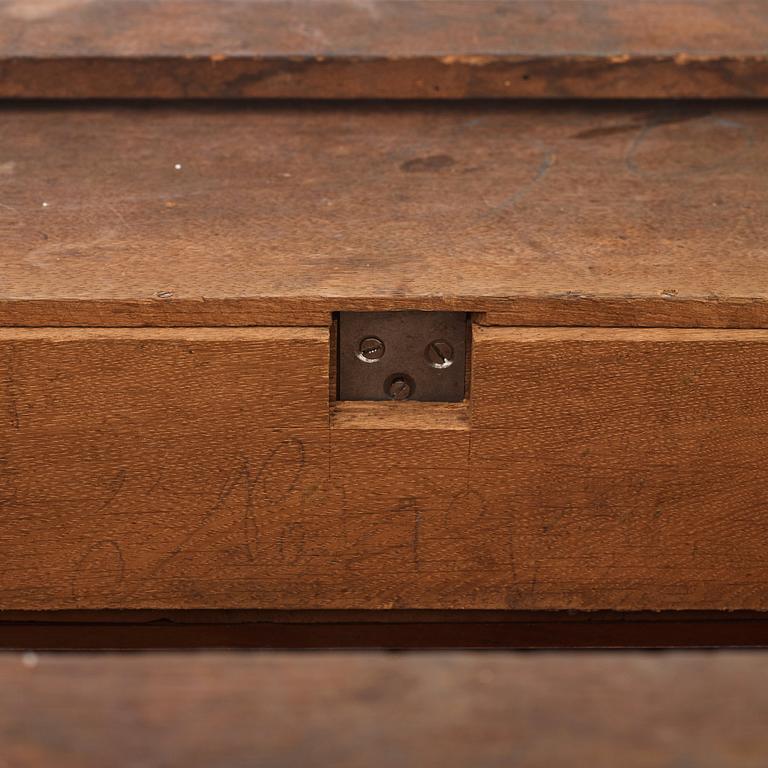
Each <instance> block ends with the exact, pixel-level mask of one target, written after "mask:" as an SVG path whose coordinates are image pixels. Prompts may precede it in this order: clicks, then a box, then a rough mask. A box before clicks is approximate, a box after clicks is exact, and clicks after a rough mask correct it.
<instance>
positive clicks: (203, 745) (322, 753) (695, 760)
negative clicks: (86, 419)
mask: <svg viewBox="0 0 768 768" xmlns="http://www.w3.org/2000/svg"><path fill="white" fill-rule="evenodd" d="M766 674H768V659H767V658H766V654H765V653H750V654H744V653H733V652H730V653H729V652H720V653H711V652H709V653H688V654H652V655H651V654H643V653H622V654H600V653H597V654H594V653H591V654H573V653H559V654H493V653H491V654H488V653H485V654H466V653H465V654H456V653H452V654H423V653H422V654H418V655H417V654H370V653H369V654H364V655H363V654H323V655H320V656H318V655H317V654H295V653H294V654H282V655H280V654H244V653H237V654H232V653H229V654H216V653H195V654H183V655H182V654H170V653H163V654H124V655H121V656H116V655H109V654H101V655H98V656H77V655H66V654H58V655H42V656H39V657H35V656H30V655H20V654H14V655H5V656H3V657H2V658H0V680H2V685H0V711H2V713H3V717H2V720H0V738H2V741H3V754H4V757H5V759H6V760H7V762H8V763H9V765H14V766H15V765H23V766H25V767H28V768H42V766H48V765H53V764H55V765H61V766H67V767H69V766H73V767H74V766H77V768H101V766H104V765H111V764H114V761H115V755H116V754H119V755H120V759H121V762H125V763H126V764H130V765H161V764H164V763H170V762H173V763H174V764H176V763H178V764H183V765H186V766H190V768H195V767H197V766H200V767H201V768H202V767H203V766H209V765H212V764H215V765H231V766H239V765H269V766H274V768H295V767H296V766H308V765H309V766H320V765H333V766H339V768H346V767H349V768H352V767H353V766H359V765H361V764H365V765H367V766H372V768H376V767H378V766H390V765H391V764H392V755H397V762H398V765H400V766H403V767H404V768H425V767H426V768H432V767H437V766H443V767H445V768H459V767H460V768H464V766H467V765H477V766H493V765H509V764H510V762H511V763H512V764H514V765H515V766H520V768H539V767H540V766H543V765H559V764H564V763H572V764H574V765H589V766H595V768H612V767H613V766H615V765H616V763H617V762H619V761H620V762H622V763H624V764H627V765H632V766H638V767H641V768H668V767H669V766H673V765H675V766H678V765H685V766H691V767H692V768H694V767H695V768H707V767H708V766H723V765H727V766H729V768H753V767H754V766H756V765H760V764H761V761H762V759H763V755H764V753H765V721H766V718H768V697H767V696H766V693H765V685H764V680H765V676H766ZM339 723H343V724H344V727H343V728H340V727H339ZM127 724H130V727H126V725H127ZM381 744H386V748H381V747H380V745H381Z"/></svg>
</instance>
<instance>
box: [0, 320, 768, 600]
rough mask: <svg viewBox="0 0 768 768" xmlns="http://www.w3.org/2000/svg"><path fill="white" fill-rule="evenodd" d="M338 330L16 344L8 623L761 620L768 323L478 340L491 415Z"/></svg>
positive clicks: (135, 333) (6, 513) (7, 421)
mask: <svg viewBox="0 0 768 768" xmlns="http://www.w3.org/2000/svg"><path fill="white" fill-rule="evenodd" d="M329 357H330V350H329V345H328V332H327V330H325V329H231V330H226V329H222V330H216V329H198V330H195V329H134V330H120V329H113V330H97V329H91V330H87V329H78V330H75V329H70V330H57V329H37V330H35V329H19V330H4V331H1V332H0V382H2V386H0V414H1V415H2V416H1V417H0V418H2V421H1V422H0V506H2V510H3V515H2V517H0V562H2V567H1V568H0V607H1V608H3V609H6V610H7V609H38V610H42V609H65V608H80V609H96V608H164V609H172V608H217V609H226V608H260V609H303V610H307V609H320V608H325V609H391V608H402V609H420V608H424V609H531V610H551V609H557V610H564V609H581V610H598V609H611V610H665V609H669V610H681V609H689V610H691V609H702V610H710V609H712V610H715V609H723V610H736V609H751V610H765V609H767V608H768V598H767V597H766V595H767V594H768V592H767V591H766V584H768V571H767V570H766V566H765V563H764V557H763V554H762V553H763V550H764V547H765V535H764V533H763V530H762V525H761V522H760V514H761V512H760V510H761V509H762V507H763V505H764V502H765V501H766V497H768V470H767V469H766V467H765V463H764V461H763V457H762V444H763V443H764V442H765V433H766V423H765V418H764V411H765V408H764V402H765V399H766V384H765V381H766V380H768V331H727V330H721V331H704V330H698V331H697V330H641V329H636V330H631V329H625V330H619V329H602V330H601V329H590V330H583V329H538V330H536V329H510V328H507V329H502V328H476V332H475V341H474V359H473V383H472V400H471V403H470V404H460V405H433V404H428V403H406V404H392V403H378V404H370V403H352V404H347V403H340V404H337V405H336V406H335V407H334V409H333V412H332V413H331V414H330V418H329V410H328V409H329V403H328V360H329Z"/></svg>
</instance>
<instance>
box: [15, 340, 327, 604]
mask: <svg viewBox="0 0 768 768" xmlns="http://www.w3.org/2000/svg"><path fill="white" fill-rule="evenodd" d="M0 383H1V384H0V507H2V510H3V515H2V517H1V518H0V561H1V562H2V567H0V605H2V607H3V608H8V607H12V606H28V607H31V606H37V607H47V608H62V607H65V606H67V605H82V606H92V607H104V606H113V607H130V606H132V605H164V606H166V607H170V606H173V605H178V606H184V605H186V604H189V603H197V604H201V605H202V604H205V605H211V604H215V600H216V597H219V596H221V594H222V593H224V594H226V591H227V590H228V589H229V588H230V587H231V584H232V582H233V581H234V582H236V581H237V578H238V575H239V574H241V573H242V572H243V571H247V569H248V565H249V563H251V562H252V561H253V560H254V559H256V560H257V559H258V557H259V552H260V546H261V538H260V536H261V534H260V526H261V525H263V524H266V523H268V521H269V518H270V517H271V516H272V515H273V510H274V509H275V508H282V506H283V505H285V506H286V507H289V506H290V505H291V504H292V503H296V500H297V499H300V493H301V490H302V489H303V488H304V487H305V486H306V485H311V484H312V483H317V482H319V479H321V478H322V477H323V476H327V454H328V405H327V398H328V332H327V330H321V329H295V330H290V329H240V330H231V331H229V330H223V331H217V330H210V329H198V330H190V329H179V330H175V329H165V330H163V329H146V330H90V331H88V330H61V331H56V330H42V329H40V330H32V329H29V330H18V331H9V330H4V331H0ZM262 518H265V519H262ZM262 568H263V566H262ZM267 570H268V569H267ZM221 599H222V600H223V601H224V602H226V600H225V599H224V598H223V597H222V598H221ZM238 599H239V600H242V599H243V596H242V591H241V594H240V597H239V598H233V599H232V600H233V602H234V603H236V602H237V601H238ZM252 600H253V601H254V602H258V598H257V597H256V598H252Z"/></svg>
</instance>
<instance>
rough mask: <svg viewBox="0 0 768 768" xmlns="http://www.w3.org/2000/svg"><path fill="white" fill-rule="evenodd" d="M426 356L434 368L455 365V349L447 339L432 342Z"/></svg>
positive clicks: (426, 350)
mask: <svg viewBox="0 0 768 768" xmlns="http://www.w3.org/2000/svg"><path fill="white" fill-rule="evenodd" d="M424 355H425V356H426V358H427V362H428V363H429V364H430V365H431V366H432V367H433V368H447V367H448V366H449V365H453V347H452V346H451V344H450V343H449V342H447V341H446V340H445V339H436V340H435V341H430V342H429V344H427V348H426V349H425V350H424Z"/></svg>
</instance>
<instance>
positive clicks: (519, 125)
mask: <svg viewBox="0 0 768 768" xmlns="http://www.w3.org/2000/svg"><path fill="white" fill-rule="evenodd" d="M0 133H1V134H2V137H3V141H2V144H1V145H0V265H2V270H0V325H22V326H23V325H107V326H119V325H147V324H150V325H208V326H212V325H282V324H287V325H327V324H329V323H330V313H331V312H332V311H338V310H355V309H358V310H371V309H373V310H386V309H398V308H400V309H405V308H408V309H413V308H419V309H457V310H462V311H476V312H488V313H489V314H488V315H487V316H486V320H485V322H488V323H490V324H494V323H495V324H502V325H504V324H514V325H619V326H621V325H641V326H644V325H651V326H653V325H660V326H715V327H718V326H719V327H740V326H741V327H768V259H766V258H765V255H766V245H765V244H766V242H768V207H767V206H768V203H767V202H766V201H768V195H767V194H766V193H767V192H768V182H767V181H766V180H767V179H768V115H767V114H766V111H765V109H764V108H763V107H761V106H752V107H749V106H736V105H729V106H719V105H716V104H710V105H708V106H703V105H698V106H692V105H689V106H679V105H678V106H670V105H668V104H656V105H654V104H642V105H636V106H627V105H624V106H621V105H605V106H598V105H595V104H592V105H586V106H585V105H575V104H570V105H563V106H558V107H546V106H524V105H519V104H518V105H506V106H505V105H502V106H498V105H497V106H484V107H475V108H468V107H466V106H464V107H459V106H456V105H434V106H423V105H418V106H417V105H412V106H407V105H405V106H404V105H395V106H384V105H380V106H370V105H369V106H349V107H347V108H345V109H341V108H339V107H333V106H326V107H322V106H318V105H308V106H304V107H276V106H259V107H252V108H247V107H240V108H237V107H231V106H227V107H224V108H221V107H217V108H212V107H202V106H201V107H199V108H193V107H185V108H172V107H168V106H156V107H144V108H128V107H123V108H120V107H107V106H93V107H90V108H89V107H79V108H60V109H56V108H51V107H38V108H28V109H24V108H19V107H6V108H5V109H4V110H3V112H2V113H0Z"/></svg>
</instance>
